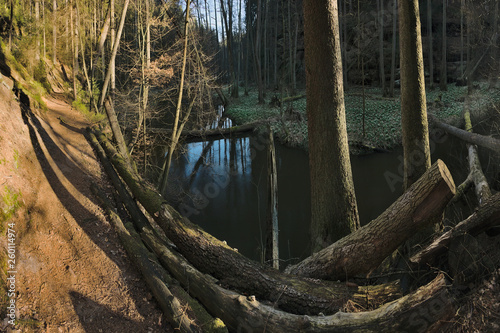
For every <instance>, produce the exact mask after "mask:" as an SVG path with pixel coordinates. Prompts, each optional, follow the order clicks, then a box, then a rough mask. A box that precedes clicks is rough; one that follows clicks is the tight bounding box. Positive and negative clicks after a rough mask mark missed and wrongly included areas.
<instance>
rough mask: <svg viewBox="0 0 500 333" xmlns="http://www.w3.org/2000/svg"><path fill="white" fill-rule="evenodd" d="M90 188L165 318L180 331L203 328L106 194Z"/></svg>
mask: <svg viewBox="0 0 500 333" xmlns="http://www.w3.org/2000/svg"><path fill="white" fill-rule="evenodd" d="M91 189H92V192H93V193H94V194H95V195H96V196H97V198H98V199H99V201H100V203H101V204H102V206H103V207H104V209H105V210H106V213H107V214H108V216H109V218H110V220H111V222H112V223H113V225H114V227H115V230H116V232H117V234H118V237H119V238H120V241H121V242H122V244H123V247H124V248H125V251H126V252H127V254H128V256H129V258H130V259H131V260H132V262H133V263H134V265H135V266H136V267H137V268H138V269H139V271H140V272H141V274H142V276H143V277H144V280H145V281H146V283H147V285H148V287H149V289H150V290H151V292H152V293H153V295H154V297H155V299H156V301H157V302H158V304H159V305H160V308H161V309H162V310H163V313H164V314H165V316H166V318H167V321H168V322H169V323H170V324H172V325H173V326H174V327H178V328H179V329H180V330H181V331H182V332H203V331H202V329H201V328H200V327H199V326H197V325H196V324H195V323H194V321H193V320H191V319H190V318H189V316H188V314H187V312H186V309H185V308H183V306H182V304H181V303H180V302H179V300H178V299H177V298H176V297H174V295H172V293H171V292H170V290H169V289H168V287H167V285H166V284H165V283H164V279H163V277H164V275H166V273H165V272H163V271H162V268H161V266H160V265H159V264H157V265H155V264H154V259H152V258H151V256H150V252H149V251H148V250H147V249H146V247H145V246H144V245H143V244H142V242H141V241H140V238H139V237H138V235H137V234H136V233H135V231H134V227H133V226H129V227H128V228H127V227H125V225H124V224H123V222H122V220H121V218H120V217H119V216H118V214H116V213H115V212H114V210H113V208H112V205H111V204H110V203H109V201H108V199H107V198H106V196H105V195H104V194H103V193H102V191H100V190H99V189H98V188H97V187H96V186H95V185H94V186H91Z"/></svg>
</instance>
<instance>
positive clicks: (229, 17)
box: [220, 0, 239, 98]
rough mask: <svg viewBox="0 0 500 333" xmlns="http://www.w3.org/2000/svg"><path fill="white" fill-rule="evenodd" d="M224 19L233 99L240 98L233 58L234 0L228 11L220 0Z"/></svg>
mask: <svg viewBox="0 0 500 333" xmlns="http://www.w3.org/2000/svg"><path fill="white" fill-rule="evenodd" d="M220 8H221V10H222V18H223V23H224V27H225V28H226V37H227V53H228V58H229V71H230V72H231V97H233V98H238V96H239V93H238V81H237V80H236V71H235V69H234V57H233V5H232V0H229V1H228V10H227V11H226V8H225V7H224V0H220Z"/></svg>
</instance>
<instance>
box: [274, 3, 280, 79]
mask: <svg viewBox="0 0 500 333" xmlns="http://www.w3.org/2000/svg"><path fill="white" fill-rule="evenodd" d="M275 3H276V7H275V11H274V43H273V55H274V61H273V86H274V89H277V88H278V17H279V1H275Z"/></svg>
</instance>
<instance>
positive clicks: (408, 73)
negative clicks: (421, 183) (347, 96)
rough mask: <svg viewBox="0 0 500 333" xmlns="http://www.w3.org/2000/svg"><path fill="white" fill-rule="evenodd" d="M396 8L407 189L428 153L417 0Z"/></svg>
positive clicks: (401, 1) (427, 160) (428, 160)
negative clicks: (397, 11) (397, 13)
mask: <svg viewBox="0 0 500 333" xmlns="http://www.w3.org/2000/svg"><path fill="white" fill-rule="evenodd" d="M398 9H399V39H400V47H399V48H400V68H401V122H402V127H403V149H404V189H407V188H409V187H410V185H411V184H413V183H414V182H415V181H417V179H419V178H420V176H422V175H423V174H424V173H425V171H426V170H427V169H429V167H430V166H431V154H430V148H429V129H428V124H427V106H426V97H425V77H424V61H423V54H422V39H421V35H420V14H419V13H420V12H419V8H418V1H417V0H411V1H407V0H399V1H398Z"/></svg>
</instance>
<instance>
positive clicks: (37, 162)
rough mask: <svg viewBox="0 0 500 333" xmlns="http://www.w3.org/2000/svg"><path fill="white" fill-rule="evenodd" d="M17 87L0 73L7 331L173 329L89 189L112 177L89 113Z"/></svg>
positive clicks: (0, 236) (1, 327)
mask: <svg viewBox="0 0 500 333" xmlns="http://www.w3.org/2000/svg"><path fill="white" fill-rule="evenodd" d="M15 74H16V73H12V76H16V75H15ZM14 85H15V83H14V81H13V80H12V79H11V78H9V77H7V76H2V75H0V222H1V233H0V244H1V248H2V249H5V250H2V251H1V252H2V253H1V256H0V257H1V267H2V269H1V273H0V278H1V279H0V280H1V284H2V285H1V291H0V300H1V302H0V303H1V304H0V306H1V308H0V314H1V315H2V317H1V318H2V319H3V318H6V319H3V322H0V331H2V332H3V331H11V332H72V333H74V332H165V331H172V329H171V328H170V327H168V324H167V323H166V322H165V320H164V318H163V315H162V312H161V311H160V310H159V307H158V305H157V304H156V302H155V300H154V299H153V297H152V294H151V293H150V292H149V291H148V289H147V287H146V284H145V282H144V280H143V279H142V277H141V276H140V273H139V272H137V271H136V269H135V268H134V266H132V264H131V262H130V260H129V259H128V257H127V256H126V253H125V252H124V250H123V249H122V246H121V244H120V242H119V239H118V237H117V236H116V233H115V232H114V230H113V228H112V226H111V225H110V223H109V222H108V221H107V220H106V217H105V215H104V214H103V211H102V210H101V208H100V207H99V206H98V205H97V204H96V201H95V199H94V197H93V195H92V194H91V192H90V184H91V183H92V182H95V183H98V184H99V185H101V186H103V187H106V186H108V185H107V181H106V179H105V178H106V177H105V176H104V173H103V172H102V170H101V166H100V164H99V162H98V160H97V159H96V157H95V155H94V152H93V151H92V148H91V147H90V145H89V144H88V142H87V140H86V139H85V137H84V135H83V133H84V129H85V127H87V126H89V123H88V121H87V120H85V118H84V117H83V116H82V115H81V114H80V113H78V112H77V111H76V110H75V109H73V108H72V107H71V105H69V104H68V103H67V102H66V101H65V100H64V99H61V98H60V96H59V97H50V96H48V97H46V98H45V99H44V103H43V104H45V106H46V107H44V108H35V107H34V106H32V107H31V108H29V107H28V105H26V104H29V103H30V102H29V101H30V100H31V104H35V103H34V102H33V99H28V98H27V96H26V95H23V94H21V95H20V96H18V97H16V96H15V95H14V93H13V92H12V88H13V87H14ZM23 103H24V104H23ZM22 105H24V106H23V107H22ZM9 234H10V236H9ZM8 240H12V242H11V244H14V246H15V252H13V251H11V252H12V254H13V255H12V257H10V258H7V257H6V255H7V242H8ZM11 248H12V245H10V246H9V249H11ZM11 252H9V253H11ZM7 259H10V260H15V261H7ZM7 265H8V266H7ZM6 271H15V273H7V274H8V275H7V276H5V272H6ZM9 277H14V279H10V280H9V287H8V288H7V287H6V286H7V282H6V278H9ZM12 282H15V284H12ZM10 288H12V291H13V292H14V293H15V297H14V296H13V297H9V296H12V295H9V294H8V291H10V290H7V289H10ZM14 290H15V291H14ZM13 300H14V301H15V311H14V310H13V311H12V312H13V313H14V314H15V319H16V321H15V323H16V325H15V326H13V325H11V324H9V320H10V319H11V318H9V317H6V314H7V305H8V304H10V302H12V301H13ZM9 313H11V312H10V310H9Z"/></svg>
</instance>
